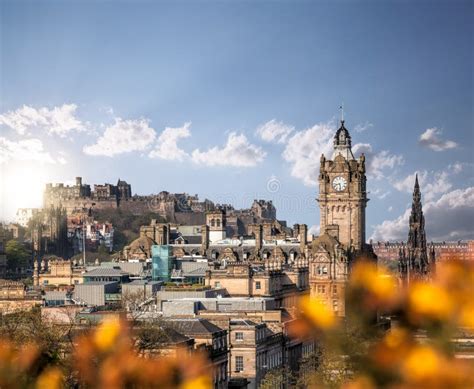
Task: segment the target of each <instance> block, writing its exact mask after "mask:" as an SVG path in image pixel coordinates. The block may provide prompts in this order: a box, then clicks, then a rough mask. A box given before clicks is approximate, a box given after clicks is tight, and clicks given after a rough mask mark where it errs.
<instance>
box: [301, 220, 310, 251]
mask: <svg viewBox="0 0 474 389" xmlns="http://www.w3.org/2000/svg"><path fill="white" fill-rule="evenodd" d="M299 234H300V236H299V238H300V252H301V254H302V255H304V252H305V248H306V245H307V244H308V226H307V225H306V224H300V225H299Z"/></svg>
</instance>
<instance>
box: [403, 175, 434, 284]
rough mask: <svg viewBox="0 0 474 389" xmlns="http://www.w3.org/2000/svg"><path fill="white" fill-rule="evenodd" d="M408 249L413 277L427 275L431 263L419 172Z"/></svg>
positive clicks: (416, 177)
mask: <svg viewBox="0 0 474 389" xmlns="http://www.w3.org/2000/svg"><path fill="white" fill-rule="evenodd" d="M407 249H408V266H409V268H410V269H409V270H410V275H411V277H421V278H422V277H425V275H426V274H427V273H428V272H429V264H428V255H427V248H426V233H425V217H424V216H423V208H422V204H421V191H420V184H419V183H418V174H417V175H416V176H415V186H414V188H413V201H412V207H411V215H410V224H409V232H408V241H407Z"/></svg>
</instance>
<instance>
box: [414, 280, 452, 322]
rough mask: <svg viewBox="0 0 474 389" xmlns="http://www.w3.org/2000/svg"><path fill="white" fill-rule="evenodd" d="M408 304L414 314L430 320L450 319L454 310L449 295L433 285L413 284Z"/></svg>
mask: <svg viewBox="0 0 474 389" xmlns="http://www.w3.org/2000/svg"><path fill="white" fill-rule="evenodd" d="M408 302H409V307H410V312H411V313H412V314H415V315H421V316H425V317H428V318H430V319H439V320H443V319H448V318H449V317H450V315H451V313H452V310H453V304H452V301H451V298H450V296H449V294H448V293H447V292H446V291H445V290H444V289H442V288H440V287H439V286H436V285H433V284H426V283H417V284H413V285H412V286H411V287H410V290H409V296H408Z"/></svg>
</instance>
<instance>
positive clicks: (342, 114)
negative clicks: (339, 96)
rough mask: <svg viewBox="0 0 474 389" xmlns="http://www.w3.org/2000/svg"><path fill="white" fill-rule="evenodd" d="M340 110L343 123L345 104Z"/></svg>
mask: <svg viewBox="0 0 474 389" xmlns="http://www.w3.org/2000/svg"><path fill="white" fill-rule="evenodd" d="M339 109H340V110H341V122H343V121H344V102H343V103H342V104H341V106H340V107H339Z"/></svg>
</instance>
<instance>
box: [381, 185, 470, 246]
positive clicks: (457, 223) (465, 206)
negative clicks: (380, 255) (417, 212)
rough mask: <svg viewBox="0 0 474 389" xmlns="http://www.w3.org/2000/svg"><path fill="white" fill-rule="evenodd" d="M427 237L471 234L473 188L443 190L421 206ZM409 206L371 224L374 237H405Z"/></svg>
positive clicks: (393, 238)
mask: <svg viewBox="0 0 474 389" xmlns="http://www.w3.org/2000/svg"><path fill="white" fill-rule="evenodd" d="M423 210H424V215H425V226H426V227H425V228H426V233H427V239H428V240H438V241H439V240H459V239H462V240H466V239H472V238H473V237H474V224H473V223H472V220H474V187H469V188H465V189H456V190H453V191H451V192H448V193H445V194H444V195H442V196H441V197H440V198H439V199H438V200H436V201H429V202H427V203H426V204H425V205H424V206H423ZM410 212H411V208H408V209H407V210H406V211H405V212H404V213H403V215H401V216H399V217H398V218H396V219H393V220H385V221H384V222H383V223H381V224H379V225H377V226H375V229H374V233H373V235H372V239H374V240H401V239H403V240H406V239H407V236H408V222H409V216H410Z"/></svg>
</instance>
